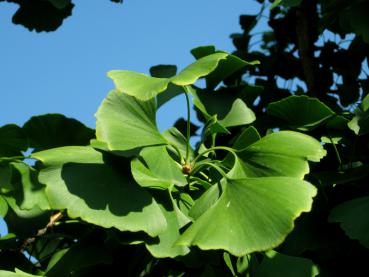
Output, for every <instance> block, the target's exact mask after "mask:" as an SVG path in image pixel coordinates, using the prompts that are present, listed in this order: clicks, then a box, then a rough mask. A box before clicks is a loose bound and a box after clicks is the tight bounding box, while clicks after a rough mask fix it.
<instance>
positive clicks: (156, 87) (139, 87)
mask: <svg viewBox="0 0 369 277" xmlns="http://www.w3.org/2000/svg"><path fill="white" fill-rule="evenodd" d="M108 76H109V77H110V78H112V79H113V81H114V84H115V86H116V88H117V90H118V91H120V92H123V93H125V94H128V95H130V96H135V97H137V98H138V99H140V100H143V101H147V100H149V99H151V98H153V97H155V96H156V95H158V94H159V93H160V92H163V91H164V90H166V88H167V86H168V84H169V79H168V78H156V77H150V76H147V75H145V74H142V73H137V72H133V71H128V70H112V71H109V73H108Z"/></svg>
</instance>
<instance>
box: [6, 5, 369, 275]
mask: <svg viewBox="0 0 369 277" xmlns="http://www.w3.org/2000/svg"><path fill="white" fill-rule="evenodd" d="M34 2H40V3H41V2H42V4H45V5H50V3H51V4H52V5H54V8H55V7H56V8H58V6H57V5H59V4H60V3H61V2H63V3H65V6H64V8H67V7H69V8H70V9H71V8H72V6H71V5H72V4H71V3H70V2H69V1H34ZM54 2H55V3H56V4H55V3H54ZM258 2H259V3H260V14H257V15H241V17H240V24H241V27H242V29H243V33H239V34H232V35H231V38H232V40H233V43H234V45H235V48H236V49H235V52H234V53H233V55H229V54H227V53H223V52H218V51H217V50H216V49H214V47H211V46H203V47H199V48H196V49H193V50H192V54H193V56H194V57H195V59H196V60H197V61H196V62H194V63H193V64H192V65H190V66H189V67H187V68H186V69H185V70H184V71H182V72H180V73H178V74H177V72H176V67H175V66H169V65H165V66H163V65H162V66H156V67H153V68H152V69H151V75H152V76H153V77H156V78H150V77H149V76H146V75H142V74H138V73H135V72H130V71H112V72H110V73H109V76H110V77H111V78H112V79H113V80H114V82H115V85H116V90H114V91H112V92H110V93H109V94H108V96H107V97H106V99H105V100H104V101H103V103H102V104H101V106H100V108H99V110H98V111H97V114H96V118H97V126H96V133H95V131H94V130H91V129H89V128H87V127H85V126H84V125H83V124H81V123H80V122H78V121H76V120H73V119H69V118H66V117H64V116H63V115H58V114H49V115H42V116H36V117H33V118H31V119H30V120H29V121H28V122H27V123H26V124H25V125H24V126H16V125H6V126H3V127H0V157H1V158H0V187H1V191H0V192H1V196H0V214H1V215H2V216H3V217H5V220H6V222H7V225H8V228H9V234H8V235H7V236H5V237H2V238H1V239H0V248H1V252H0V256H1V259H0V267H1V269H2V270H3V271H1V274H3V276H23V275H24V276H29V275H28V274H32V275H46V276H89V275H90V274H91V272H95V273H101V274H104V275H109V274H113V272H115V271H116V270H118V271H120V272H122V274H127V275H128V274H129V275H160V276H177V275H178V276H183V275H189V276H192V275H205V276H206V275H210V276H217V275H219V276H226V275H233V276H255V275H256V276H289V275H290V276H340V275H344V274H345V275H349V274H353V271H354V270H361V271H362V272H364V273H366V272H367V271H368V270H367V268H366V264H365V262H363V261H365V260H367V259H368V249H367V247H368V246H369V237H368V226H369V225H368V222H369V218H368V216H367V214H366V213H365V211H366V208H367V207H368V206H369V198H368V186H367V182H366V180H367V179H366V178H367V174H368V173H367V172H368V170H367V168H368V153H367V152H368V143H367V136H368V133H369V123H368V120H369V116H368V106H369V103H368V101H369V98H368V97H369V96H367V94H368V84H369V83H368V79H367V78H368V74H367V73H366V72H367V71H368V65H367V59H368V54H369V51H368V50H369V49H368V43H369V29H368V26H369V24H368V22H367V20H368V18H369V17H368V15H367V13H368V11H369V9H368V8H367V6H368V4H369V3H368V1H361V0H355V1H349V0H341V1H331V0H320V1H317V0H313V1H311V0H302V1H301V0H296V1H287V0H282V1H277V2H276V3H275V4H274V5H273V6H271V4H270V3H269V2H267V1H265V2H264V1H258ZM46 3H47V4H46ZM277 4H279V5H277ZM36 6H37V5H36ZM36 6H32V8H34V7H36ZM270 8H272V9H271V10H270ZM58 9H59V8H58ZM67 14H68V13H65V14H64V15H63V16H66V15H67ZM264 16H268V24H269V26H270V29H269V30H266V31H265V32H262V33H260V34H254V33H253V28H254V27H255V26H256V24H257V23H258V21H259V20H260V19H261V18H263V17H264ZM52 18H54V19H56V18H57V16H56V15H55V17H52ZM13 20H14V19H13ZM60 20H62V19H58V20H57V21H58V24H56V25H58V26H59V25H60V24H61V22H62V21H60ZM14 21H16V20H14ZM16 22H17V21H16ZM22 24H24V25H25V26H27V27H28V28H30V29H33V28H35V29H36V30H39V31H41V30H52V29H55V28H57V26H56V25H54V27H53V28H52V29H47V28H46V29H45V28H44V29H42V28H41V27H40V28H41V29H37V28H39V27H30V26H36V25H27V24H25V23H22ZM55 26H56V27H55ZM256 60H257V61H259V63H256V62H251V61H256ZM245 61H247V62H245ZM201 77H205V81H206V82H205V85H204V86H200V85H198V83H196V80H197V79H199V78H201ZM159 78H160V79H159ZM183 91H185V92H186V93H190V94H191V95H193V104H194V105H195V107H196V109H197V111H198V117H199V120H200V121H201V122H203V123H204V126H202V128H201V130H197V132H201V135H202V136H201V138H202V140H201V142H199V143H198V145H197V146H196V147H194V149H190V148H189V145H188V143H187V138H188V135H193V134H194V132H196V127H195V126H193V127H192V128H189V126H188V124H187V122H186V120H185V119H182V121H178V123H177V124H176V125H175V126H174V127H173V128H171V129H169V130H167V131H165V132H164V133H162V134H160V133H159V132H158V130H157V128H156V122H155V111H156V105H158V106H160V105H163V104H165V103H166V101H168V100H170V99H171V98H172V97H174V96H176V95H178V94H180V93H183ZM155 98H156V100H155ZM184 105H185V102H184ZM122 122H123V123H124V124H122ZM183 123H184V124H183ZM190 131H192V132H190ZM319 142H320V143H319ZM323 147H324V150H323ZM27 149H28V150H29V149H32V150H31V151H32V154H31V156H30V157H29V156H25V155H24V151H26V150H27ZM40 151H41V152H40ZM158 160H160V163H158ZM308 161H312V162H314V163H310V164H309V165H308ZM317 162H319V163H317ZM179 165H182V168H181V167H180V166H179ZM302 179H304V180H305V181H304V180H302ZM122 184H124V186H122ZM312 199H313V200H312ZM302 212H304V213H302ZM301 213H302V214H301ZM297 217H298V218H297ZM296 218H297V219H296ZM295 219H296V220H295ZM294 220H295V221H294ZM293 221H294V225H293V224H292V223H293ZM30 257H32V258H30ZM122 265H124V266H122ZM12 272H16V273H12ZM1 276H2V275H1Z"/></svg>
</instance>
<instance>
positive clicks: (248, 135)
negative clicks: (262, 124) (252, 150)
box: [232, 127, 260, 150]
mask: <svg viewBox="0 0 369 277" xmlns="http://www.w3.org/2000/svg"><path fill="white" fill-rule="evenodd" d="M259 139H260V135H259V133H258V131H257V130H256V129H255V128H254V127H248V128H246V129H245V130H243V131H242V133H241V134H240V135H239V136H238V137H237V139H236V140H235V142H234V143H233V145H232V148H233V149H235V150H242V149H245V148H246V147H247V146H249V145H251V144H253V143H255V142H257V141H258V140H259Z"/></svg>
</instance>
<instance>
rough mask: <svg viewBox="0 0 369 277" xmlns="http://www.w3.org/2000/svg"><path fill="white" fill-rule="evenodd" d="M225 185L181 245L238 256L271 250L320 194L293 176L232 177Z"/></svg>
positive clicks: (189, 229)
mask: <svg viewBox="0 0 369 277" xmlns="http://www.w3.org/2000/svg"><path fill="white" fill-rule="evenodd" d="M222 187H223V193H222V195H221V196H220V198H219V200H218V201H217V202H216V203H215V204H214V205H213V206H211V207H210V208H209V209H208V210H207V211H206V212H205V213H203V214H202V215H201V216H200V217H199V218H198V219H197V220H196V221H195V223H193V224H192V225H191V226H190V227H189V228H188V229H187V230H186V231H185V232H184V233H183V235H182V236H181V237H180V239H179V240H178V241H177V244H180V245H187V246H190V245H196V246H198V247H199V248H201V249H203V250H208V249H223V250H226V251H228V252H229V253H231V254H232V255H235V256H243V255H246V254H248V253H252V252H255V251H265V250H268V249H272V248H274V247H276V246H278V245H279V244H280V243H282V241H283V240H284V239H285V237H286V236H287V234H288V233H289V232H290V231H291V230H292V229H293V221H294V219H295V218H297V217H298V216H299V215H300V214H301V213H302V212H307V211H309V210H310V209H311V205H312V197H314V196H315V195H316V189H315V187H314V186H312V185H310V184H309V183H307V182H305V181H302V180H299V179H297V178H289V177H261V178H245V179H238V180H232V179H228V180H223V182H222ZM265 203H267V205H265Z"/></svg>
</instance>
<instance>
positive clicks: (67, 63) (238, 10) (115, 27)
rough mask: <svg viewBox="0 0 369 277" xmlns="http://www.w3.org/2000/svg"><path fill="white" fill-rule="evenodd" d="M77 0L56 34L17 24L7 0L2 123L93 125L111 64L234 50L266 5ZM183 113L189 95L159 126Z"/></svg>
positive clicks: (0, 13)
mask: <svg viewBox="0 0 369 277" xmlns="http://www.w3.org/2000/svg"><path fill="white" fill-rule="evenodd" d="M74 2H76V7H75V8H74V10H73V15H72V16H71V17H69V18H67V19H66V20H65V21H64V23H63V25H62V26H61V27H60V28H59V29H58V30H57V31H55V32H51V33H35V32H29V31H28V30H26V29H25V28H24V27H22V26H19V25H14V24H12V23H11V17H12V15H13V14H14V12H15V11H16V9H17V5H15V4H9V3H4V2H2V3H0V37H1V40H0V41H1V42H0V126H2V125H4V124H8V123H16V124H18V125H22V124H24V123H25V122H26V121H27V120H28V119H29V118H30V117H31V116H33V115H40V114H45V113H63V114H65V115H66V116H68V117H73V118H76V119H78V120H80V121H82V122H83V123H85V124H86V125H88V126H90V127H93V128H94V127H95V118H94V113H95V112H96V110H97V108H98V106H99V105H100V102H101V101H102V99H103V98H104V97H105V96H106V94H107V93H108V91H109V90H110V89H111V88H112V87H113V84H112V82H111V81H110V79H108V78H107V77H106V72H107V71H109V70H111V69H128V70H135V71H139V72H144V73H148V70H149V68H150V67H151V66H153V65H158V64H175V65H177V66H178V68H179V69H181V68H183V67H185V66H186V65H188V64H189V63H191V62H193V58H192V56H191V54H190V52H189V51H190V50H191V49H192V48H194V47H197V46H201V45H209V44H212V45H215V46H216V47H217V49H220V50H225V51H228V52H231V51H233V50H234V47H233V46H232V42H231V40H230V39H229V35H230V34H231V33H235V32H240V31H241V29H240V26H239V23H238V20H239V15H241V14H255V13H257V12H258V11H259V7H260V5H259V4H258V3H257V2H256V1H255V0H229V1H226V0H187V1H178V0H177V1H175V0H125V1H124V3H123V5H119V4H114V3H112V2H110V1H108V0H100V1H96V0H95V1H74ZM184 115H185V106H184V102H183V99H181V98H180V99H175V100H174V101H173V102H172V103H170V104H169V105H167V106H165V107H163V108H162V109H161V110H160V111H159V114H158V118H157V120H158V125H159V127H160V129H161V130H164V129H166V128H168V127H169V126H170V125H171V124H173V123H174V121H175V120H176V119H177V118H178V117H179V116H184ZM1 221H2V220H1V218H0V234H5V233H6V227H5V226H4V224H3V223H2V222H1Z"/></svg>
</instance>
